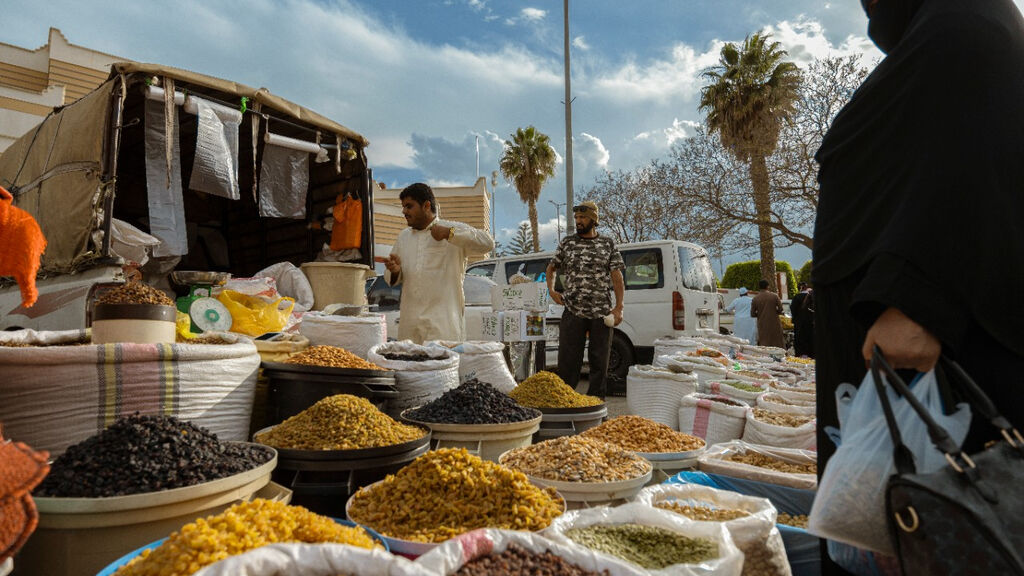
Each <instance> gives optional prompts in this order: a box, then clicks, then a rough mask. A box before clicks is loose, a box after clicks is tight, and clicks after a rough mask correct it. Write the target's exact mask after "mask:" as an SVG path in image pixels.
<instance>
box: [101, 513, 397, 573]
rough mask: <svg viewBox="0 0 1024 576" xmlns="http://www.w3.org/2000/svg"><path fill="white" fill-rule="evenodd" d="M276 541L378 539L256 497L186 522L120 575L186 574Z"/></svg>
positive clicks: (367, 543) (359, 542)
mask: <svg viewBox="0 0 1024 576" xmlns="http://www.w3.org/2000/svg"><path fill="white" fill-rule="evenodd" d="M275 542H310V543H318V542H334V543H339V544H348V545H350V546H357V547H359V548H374V547H377V546H378V543H377V542H376V541H375V540H373V538H372V537H371V536H370V535H369V533H368V532H367V531H366V530H364V529H363V528H362V527H359V526H354V527H348V526H342V525H341V524H338V523H337V522H335V521H334V520H332V519H331V518H328V517H327V516H320V515H319V514H314V513H312V512H310V511H309V510H306V509H305V508H302V507H301V506H289V505H287V504H284V503H282V502H275V501H272V500H263V499H258V498H257V499H255V500H252V501H250V502H242V503H240V504H235V505H234V506H232V507H231V508H228V509H227V510H225V511H224V512H221V513H220V514H217V515H215V516H207V517H206V518H199V519H198V520H196V521H195V522H192V523H190V524H186V525H184V526H182V527H181V528H180V529H179V530H178V531H177V532H174V533H172V534H171V535H170V537H169V538H167V541H166V542H164V543H163V544H161V545H160V546H158V547H156V548H154V549H151V550H146V551H144V552H143V553H142V555H141V556H139V557H138V558H136V559H134V560H132V561H131V562H130V563H129V564H127V565H126V566H125V567H123V568H121V569H120V570H118V571H117V573H116V574H117V576H165V575H167V574H174V575H175V576H187V575H189V574H194V573H195V572H198V571H199V570H200V569H201V568H203V567H204V566H208V565H210V564H213V563H214V562H218V561H220V560H223V559H225V558H227V557H228V556H234V555H237V554H241V553H243V552H246V551H248V550H252V549H254V548H259V547H260V546H264V545H267V544H273V543H275Z"/></svg>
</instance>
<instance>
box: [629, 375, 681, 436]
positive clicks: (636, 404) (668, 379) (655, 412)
mask: <svg viewBox="0 0 1024 576" xmlns="http://www.w3.org/2000/svg"><path fill="white" fill-rule="evenodd" d="M696 391H697V375H696V374H686V373H676V372H672V371H671V370H669V369H667V368H658V367H655V366H649V365H647V366H641V365H633V366H630V367H629V372H628V373H627V375H626V405H627V406H628V407H629V413H631V414H640V415H642V416H643V417H645V418H648V419H650V420H653V421H655V422H660V423H661V424H665V425H666V426H668V427H670V428H672V429H673V430H678V429H679V400H680V399H681V398H682V397H683V396H686V395H688V394H693V393H694V392H696Z"/></svg>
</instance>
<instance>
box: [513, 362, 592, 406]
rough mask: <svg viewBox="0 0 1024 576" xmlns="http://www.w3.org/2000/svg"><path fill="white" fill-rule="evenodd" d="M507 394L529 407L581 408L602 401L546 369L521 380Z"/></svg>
mask: <svg viewBox="0 0 1024 576" xmlns="http://www.w3.org/2000/svg"><path fill="white" fill-rule="evenodd" d="M509 396H511V397H512V398H513V399H514V400H515V401H516V402H519V403H520V404H522V405H523V406H529V407H531V408H581V407H584V406H598V405H600V404H603V403H604V401H603V400H601V399H600V398H598V397H596V396H586V395H584V394H580V393H578V392H576V391H575V390H573V389H572V388H571V387H570V386H569V385H568V384H566V383H565V380H562V379H561V378H559V377H558V375H557V374H554V373H552V372H547V371H541V372H537V373H536V374H534V375H533V376H530V377H529V378H527V379H526V380H523V381H522V382H520V383H519V385H518V386H516V387H515V389H514V390H512V392H510V393H509Z"/></svg>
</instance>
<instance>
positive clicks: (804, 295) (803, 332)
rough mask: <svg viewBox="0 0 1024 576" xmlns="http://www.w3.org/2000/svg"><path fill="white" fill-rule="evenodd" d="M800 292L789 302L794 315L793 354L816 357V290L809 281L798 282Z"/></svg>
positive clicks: (791, 312) (791, 313) (790, 310)
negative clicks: (809, 285)
mask: <svg viewBox="0 0 1024 576" xmlns="http://www.w3.org/2000/svg"><path fill="white" fill-rule="evenodd" d="M798 287H799V289H800V292H799V293H798V294H797V295H796V296H793V301H792V302H791V303H790V304H789V312H790V315H792V316H793V354H795V355H796V356H807V357H808V358H814V292H812V291H811V289H810V288H809V287H808V286H807V282H801V283H800V284H798Z"/></svg>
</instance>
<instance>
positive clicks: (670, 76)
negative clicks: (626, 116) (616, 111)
mask: <svg viewBox="0 0 1024 576" xmlns="http://www.w3.org/2000/svg"><path fill="white" fill-rule="evenodd" d="M721 45H722V43H721V42H717V41H716V42H715V43H713V44H712V46H711V47H710V48H709V49H708V50H707V51H705V52H700V53H698V52H697V51H696V50H694V49H693V48H692V47H690V46H688V45H686V44H676V45H675V46H674V47H673V48H672V51H671V53H670V54H669V57H668V58H666V59H662V60H654V61H651V62H649V63H647V64H645V65H640V64H637V63H636V62H632V61H630V62H627V63H626V64H624V65H622V66H621V67H619V68H618V69H616V70H613V71H611V72H609V73H606V74H600V75H598V76H597V77H596V78H595V79H594V82H593V90H592V95H593V96H595V97H602V98H609V99H613V100H616V101H618V102H619V103H623V104H625V103H629V104H639V103H643V102H646V101H654V102H656V103H660V104H664V103H666V102H670V101H678V100H680V99H682V100H686V101H692V100H694V99H695V98H696V96H697V94H699V92H700V87H701V80H700V73H701V71H702V70H704V69H705V68H707V67H709V66H711V65H713V64H714V63H715V62H717V60H718V52H719V50H720V49H721Z"/></svg>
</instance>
